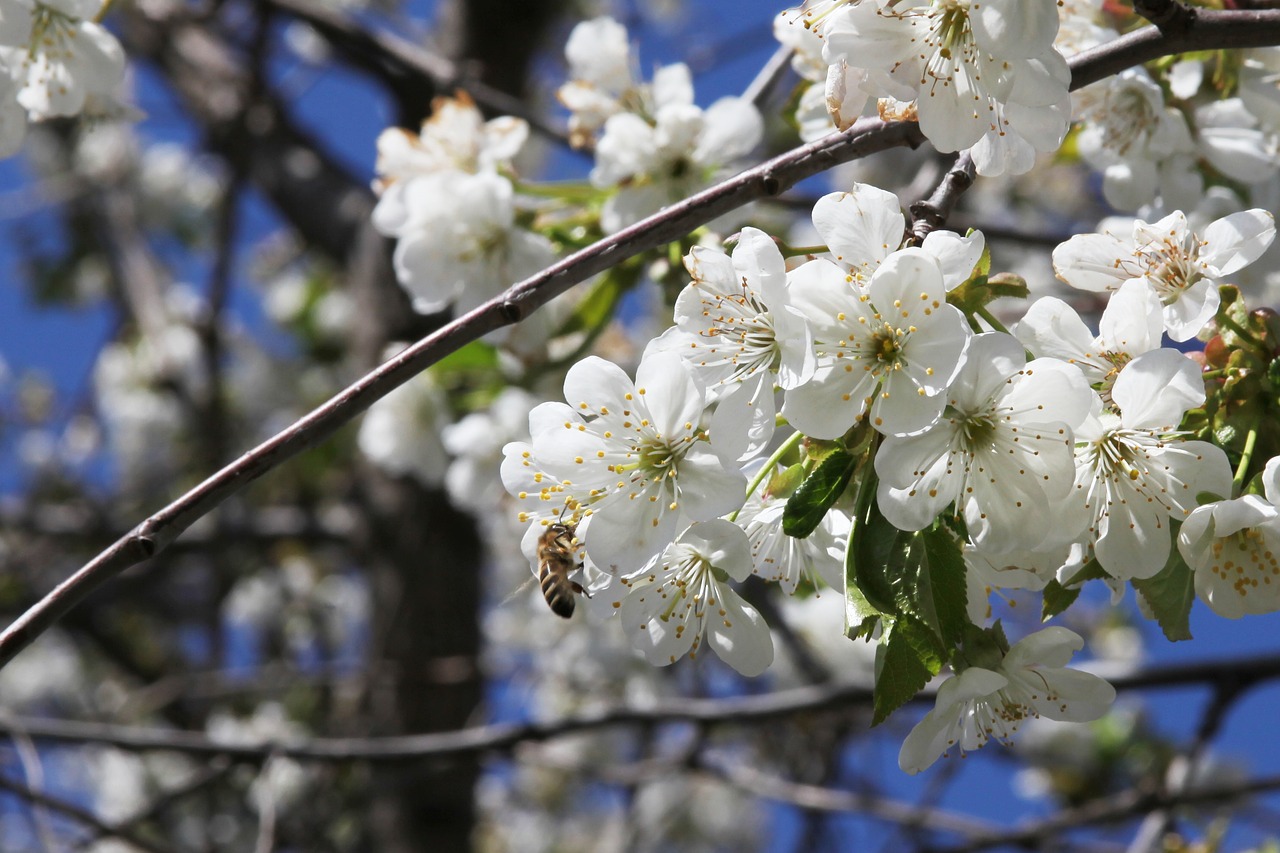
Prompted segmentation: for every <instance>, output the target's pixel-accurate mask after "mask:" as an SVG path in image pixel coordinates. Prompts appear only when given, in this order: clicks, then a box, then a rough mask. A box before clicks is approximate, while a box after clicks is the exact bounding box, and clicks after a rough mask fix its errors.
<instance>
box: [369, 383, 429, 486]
mask: <svg viewBox="0 0 1280 853" xmlns="http://www.w3.org/2000/svg"><path fill="white" fill-rule="evenodd" d="M450 419H451V413H450V412H449V405H448V401H447V400H446V399H445V396H444V391H443V390H441V389H440V387H439V386H438V385H437V384H436V382H435V380H434V379H433V378H432V377H431V375H430V374H429V373H421V374H419V375H417V376H415V377H414V378H413V379H411V380H409V381H408V382H406V383H405V384H403V385H401V386H400V387H399V388H396V389H395V390H394V391H392V392H391V393H390V394H387V395H386V396H385V397H383V398H382V399H381V400H378V401H377V402H375V403H374V404H373V405H372V406H370V407H369V411H368V413H366V414H365V416H364V420H363V421H361V423H360V431H359V432H358V433H357V434H356V444H357V445H358V446H359V448H360V452H361V453H363V454H364V455H365V456H367V457H369V459H370V460H371V461H372V462H373V463H374V464H375V465H377V466H378V467H379V468H382V469H383V470H385V471H387V472H388V473H390V474H395V475H405V474H408V475H412V476H414V477H416V478H417V479H418V480H420V481H422V482H423V483H427V484H432V485H434V484H438V483H439V482H440V481H441V480H442V479H443V478H444V472H445V469H446V467H447V466H448V464H449V458H448V456H447V454H446V453H445V450H444V445H443V444H442V443H441V441H440V431H441V429H442V428H443V427H444V426H445V425H446V424H448V423H449V421H450Z"/></svg>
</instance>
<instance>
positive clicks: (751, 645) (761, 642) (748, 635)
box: [707, 586, 773, 676]
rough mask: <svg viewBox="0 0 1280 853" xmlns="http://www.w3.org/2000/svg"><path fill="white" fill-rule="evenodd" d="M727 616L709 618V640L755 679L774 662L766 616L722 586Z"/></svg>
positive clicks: (730, 663) (722, 654)
mask: <svg viewBox="0 0 1280 853" xmlns="http://www.w3.org/2000/svg"><path fill="white" fill-rule="evenodd" d="M720 590H721V592H720V595H721V600H720V606H721V608H722V609H723V610H724V615H723V616H719V615H718V614H716V613H712V614H710V615H709V616H708V617H707V641H708V643H709V644H710V646H711V648H712V650H714V651H715V653H716V654H717V655H719V656H720V659H721V660H723V661H724V662H725V663H727V664H729V666H731V667H733V668H734V669H736V670H737V671H738V672H740V673H742V674H743V675H747V676H756V675H759V674H760V673H762V672H764V671H765V670H766V669H768V668H769V664H771V663H773V634H772V633H771V632H770V631H769V626H768V625H767V624H765V621H764V617H762V616H761V615H760V614H759V612H758V611H757V610H756V609H755V608H754V607H752V606H751V605H750V604H747V602H746V601H744V600H743V598H742V597H741V596H740V595H738V594H737V593H736V592H734V591H733V590H731V589H729V588H728V587H724V586H722V587H720Z"/></svg>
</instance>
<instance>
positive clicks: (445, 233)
mask: <svg viewBox="0 0 1280 853" xmlns="http://www.w3.org/2000/svg"><path fill="white" fill-rule="evenodd" d="M401 200H402V202H403V203H402V204H401V205H400V206H398V207H397V208H395V211H396V212H397V213H402V214H403V219H400V220H398V221H397V220H395V219H393V218H392V217H391V213H390V212H389V211H388V210H387V209H385V208H384V209H383V212H384V213H386V214H387V216H386V217H383V216H379V215H378V211H375V215H374V224H375V225H376V226H377V227H378V228H379V230H380V231H382V233H384V234H388V235H391V236H395V237H398V238H399V240H398V242H397V243H396V249H395V255H394V263H395V270H396V278H397V279H398V280H399V282H400V284H401V286H403V287H404V289H405V290H407V291H408V292H409V294H410V296H411V297H412V298H413V306H414V308H415V309H416V310H417V311H419V312H421V313H424V314H425V313H431V312H433V311H440V310H442V309H443V308H445V307H447V306H448V305H450V304H455V308H456V310H457V311H459V312H464V311H468V310H470V309H472V308H474V307H476V306H477V305H479V304H481V303H482V302H484V301H485V300H487V299H489V298H491V297H493V296H495V295H496V294H498V293H499V292H501V291H502V290H504V289H506V288H507V287H510V286H511V285H512V284H514V283H515V282H517V281H520V280H521V279H524V278H526V277H528V276H530V275H533V274H534V273H536V272H538V271H539V270H541V269H543V268H544V267H546V266H549V265H550V264H551V262H552V261H553V260H554V259H555V248H554V247H553V246H552V244H551V241H550V240H548V239H547V238H546V237H544V236H542V235H541V234H538V233H535V232H533V231H527V230H525V229H524V228H521V227H519V225H518V224H517V223H516V209H515V193H514V189H513V188H512V186H511V182H510V181H509V180H507V179H506V178H504V177H502V176H501V175H498V174H494V173H492V172H481V173H479V174H474V175H469V174H464V173H461V172H452V171H446V172H438V173H436V174H433V175H428V176H423V177H419V178H416V179H414V180H412V181H408V182H407V183H405V184H404V189H403V196H402V197H401Z"/></svg>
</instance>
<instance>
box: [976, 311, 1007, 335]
mask: <svg viewBox="0 0 1280 853" xmlns="http://www.w3.org/2000/svg"><path fill="white" fill-rule="evenodd" d="M977 314H978V316H979V317H981V318H982V319H984V320H986V321H987V324H988V325H989V326H991V328H993V329H995V330H996V331H997V332H1004V333H1005V334H1006V335H1007V334H1009V330H1008V329H1006V328H1005V327H1004V323H1001V322H1000V321H999V320H997V319H996V315H995V314H992V313H991V309H989V308H987V306H985V305H983V306H982V307H981V308H979V309H978V311H977Z"/></svg>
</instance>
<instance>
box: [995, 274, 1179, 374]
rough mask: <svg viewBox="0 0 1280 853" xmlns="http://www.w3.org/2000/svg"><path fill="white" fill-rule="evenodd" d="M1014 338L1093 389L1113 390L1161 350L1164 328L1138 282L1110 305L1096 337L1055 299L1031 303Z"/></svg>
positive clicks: (1156, 301) (1121, 291)
mask: <svg viewBox="0 0 1280 853" xmlns="http://www.w3.org/2000/svg"><path fill="white" fill-rule="evenodd" d="M1015 333H1016V335H1017V337H1018V340H1020V341H1022V343H1023V344H1025V345H1026V347H1027V349H1029V350H1031V352H1032V353H1033V354H1034V355H1036V356H1049V357H1052V358H1060V359H1062V360H1063V361H1066V362H1068V363H1070V364H1074V365H1075V366H1076V367H1078V368H1080V370H1081V372H1083V373H1084V375H1085V378H1086V379H1087V380H1088V381H1089V383H1090V384H1091V385H1103V386H1104V388H1106V389H1109V388H1110V384H1111V382H1113V381H1114V380H1115V377H1116V376H1117V375H1119V372H1120V369H1121V368H1123V367H1124V366H1125V365H1126V364H1128V363H1129V362H1130V361H1131V360H1132V359H1134V358H1135V357H1137V356H1139V355H1142V354H1143V353H1144V352H1148V351H1150V350H1153V349H1157V348H1158V347H1159V346H1160V338H1161V336H1162V335H1163V334H1164V322H1163V319H1162V316H1161V308H1160V301H1159V299H1157V298H1156V295H1155V294H1154V293H1153V292H1152V291H1151V288H1149V287H1147V286H1146V285H1145V284H1144V283H1143V282H1141V281H1137V280H1133V281H1127V282H1125V283H1124V284H1122V285H1121V286H1120V289H1119V290H1117V291H1115V292H1114V293H1113V294H1112V295H1111V298H1110V299H1108V300H1107V307H1106V308H1105V309H1103V311H1102V319H1101V321H1100V322H1099V325H1098V334H1097V335H1094V334H1093V333H1092V332H1090V331H1089V327H1088V326H1086V325H1085V323H1084V320H1082V319H1080V315H1079V314H1077V313H1076V312H1075V310H1074V309H1073V308H1072V307H1071V306H1070V305H1068V304H1067V303H1065V302H1063V301H1062V300H1061V299H1058V298H1057V297H1054V296H1045V297H1042V298H1040V299H1037V300H1036V301H1035V302H1034V303H1032V305H1031V307H1030V308H1029V309H1028V310H1027V313H1026V314H1025V315H1024V316H1023V318H1022V320H1021V322H1019V323H1018V328H1017V329H1016V332H1015Z"/></svg>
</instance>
